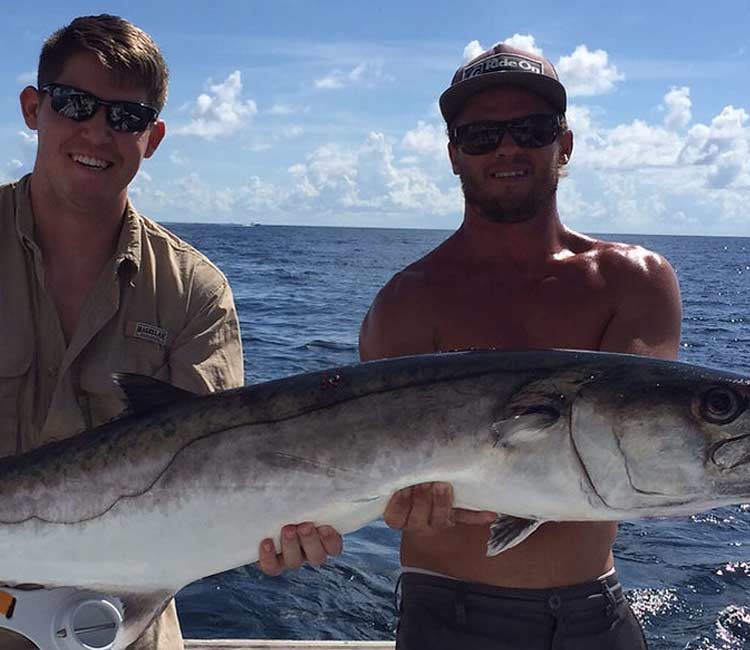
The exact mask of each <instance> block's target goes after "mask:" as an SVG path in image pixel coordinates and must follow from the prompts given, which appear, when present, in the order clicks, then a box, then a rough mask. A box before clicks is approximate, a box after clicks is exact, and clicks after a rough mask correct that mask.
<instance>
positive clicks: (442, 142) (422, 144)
mask: <svg viewBox="0 0 750 650" xmlns="http://www.w3.org/2000/svg"><path fill="white" fill-rule="evenodd" d="M447 144H448V136H447V135H446V133H445V128H444V127H443V126H442V124H440V125H438V124H427V123H426V122H422V121H421V120H420V121H419V122H417V126H416V128H414V129H411V130H410V131H407V132H406V134H405V135H404V137H403V139H402V140H401V147H402V148H403V149H404V150H406V151H411V152H414V153H417V154H419V155H421V156H438V157H440V158H441V159H445V158H446V146H447Z"/></svg>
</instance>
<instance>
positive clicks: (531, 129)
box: [508, 115, 557, 148]
mask: <svg viewBox="0 0 750 650" xmlns="http://www.w3.org/2000/svg"><path fill="white" fill-rule="evenodd" d="M508 130H509V131H510V134H511V135H512V136H513V139H514V140H515V141H516V144H517V145H518V146H519V147H528V148H539V147H546V146H547V145H549V144H552V143H553V142H554V140H555V138H556V137H557V123H556V122H555V121H554V120H553V119H552V118H551V117H550V116H547V115H540V116H532V117H529V118H527V119H525V120H523V122H521V123H519V124H511V125H509V126H508Z"/></svg>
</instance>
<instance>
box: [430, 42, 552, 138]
mask: <svg viewBox="0 0 750 650" xmlns="http://www.w3.org/2000/svg"><path fill="white" fill-rule="evenodd" d="M500 85H510V86H521V87H522V88H526V89H527V90H530V91H531V92H533V93H536V94H537V95H539V96H541V97H543V98H544V99H546V100H547V101H548V102H549V103H550V104H551V105H552V106H553V107H554V108H555V110H557V111H558V112H559V113H561V114H562V113H565V109H566V108H567V96H566V94H565V88H564V87H563V85H562V84H561V83H560V80H559V79H558V77H557V71H556V70H555V68H554V66H553V65H552V64H551V63H550V62H549V61H548V60H547V59H545V58H544V57H543V56H540V55H539V54H533V53H532V52H525V51H523V50H519V49H517V48H515V47H510V46H509V45H505V44H504V43H498V44H497V45H495V46H494V47H492V48H490V49H489V50H487V51H486V52H482V54H480V55H479V56H477V57H475V58H473V59H472V60H471V61H469V62H468V63H466V64H464V65H462V66H461V67H460V68H459V69H458V70H456V74H454V75H453V81H452V82H451V85H450V88H448V89H447V90H446V91H445V92H444V93H443V94H442V95H441V96H440V112H441V113H442V114H443V117H444V118H445V122H446V123H447V124H448V125H449V126H450V124H451V122H452V121H453V119H454V118H455V117H456V115H458V112H459V111H460V110H461V106H462V105H463V103H464V102H465V101H466V100H467V99H468V98H469V97H471V95H473V94H475V93H478V92H479V91H481V90H485V89H487V88H491V87H493V86H500Z"/></svg>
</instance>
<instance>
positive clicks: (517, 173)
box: [360, 45, 681, 650]
mask: <svg viewBox="0 0 750 650" xmlns="http://www.w3.org/2000/svg"><path fill="white" fill-rule="evenodd" d="M440 107H441V111H442V113H443V116H444V118H445V120H446V124H447V126H448V131H449V145H448V154H449V157H450V161H451V164H452V167H453V172H454V173H455V174H456V175H457V176H459V177H460V180H461V184H462V188H463V193H464V199H465V209H464V218H463V224H462V225H461V227H460V228H459V229H458V230H457V231H456V232H455V233H454V234H453V235H452V236H451V237H449V238H448V239H447V240H446V241H445V242H443V243H442V244H441V245H440V246H438V247H437V248H436V249H435V250H433V251H432V252H430V253H428V254H427V255H426V256H425V257H423V258H422V259H420V260H418V261H417V262H415V263H413V264H411V265H410V266H408V267H407V268H405V269H404V270H403V271H401V272H400V273H398V274H396V275H395V276H394V277H393V278H392V279H391V280H390V281H389V282H388V283H387V284H386V286H385V287H384V288H383V289H382V290H381V291H380V292H379V294H378V295H377V297H376V298H375V301H374V302H373V304H372V306H371V308H370V310H369V312H368V314H367V316H366V317H365V320H364V322H363V324H362V329H361V333H360V355H361V357H362V359H363V360H368V359H376V358H382V357H395V356H400V355H407V354H417V353H428V352H436V351H447V350H453V349H465V348H490V347H493V348H576V349H585V350H607V351H611V352H626V353H635V354H643V355H651V356H657V357H663V358H666V359H674V358H676V356H677V349H678V344H679V338H680V324H681V307H680V297H679V289H678V285H677V280H676V277H675V274H674V272H673V270H672V268H671V267H670V265H669V264H668V263H667V262H666V261H665V260H664V259H663V258H662V257H660V256H659V255H656V254H654V253H652V252H650V251H647V250H644V249H643V248H640V247H637V246H628V245H625V244H618V243H613V242H607V241H600V240H596V239H592V238H590V237H586V236H584V235H581V234H579V233H576V232H574V231H572V230H570V229H569V228H567V227H566V226H564V225H563V224H562V223H561V221H560V217H559V215H558V211H557V184H558V179H559V176H560V172H561V170H562V169H563V168H564V166H565V165H566V164H567V163H568V162H569V160H570V158H571V155H572V151H573V134H572V133H571V132H570V130H569V129H568V128H567V124H566V122H565V110H566V94H565V89H564V87H563V86H562V85H561V84H560V82H559V80H558V78H557V73H556V72H555V70H554V68H553V67H552V65H551V64H550V62H549V61H547V60H546V59H544V58H542V57H540V56H538V55H536V54H534V53H530V52H524V51H520V50H517V49H514V48H511V47H508V46H505V45H497V46H495V47H493V48H491V49H490V50H488V51H487V52H484V53H483V54H482V55H480V56H479V57H477V58H476V59H474V60H473V61H471V62H469V63H467V64H466V65H465V66H462V67H461V68H459V70H458V71H457V72H456V74H455V76H454V78H453V81H452V83H451V85H450V87H449V88H448V89H447V90H446V91H445V92H444V93H443V95H442V97H441V99H440ZM550 498H553V497H550ZM491 517H492V515H491V513H477V512H468V511H462V510H458V509H452V496H451V491H450V486H449V485H447V484H438V483H436V484H426V485H421V486H416V487H414V488H411V489H407V490H404V491H401V492H399V493H397V494H396V495H395V496H394V497H393V498H392V499H391V502H390V503H389V505H388V507H387V509H386V513H385V520H386V522H387V523H388V524H389V525H390V526H391V527H393V528H397V529H400V530H401V531H402V541H401V562H402V565H403V573H402V583H401V584H402V603H401V619H400V624H399V631H398V638H397V647H398V648H399V650H415V649H425V650H427V649H429V650H455V648H464V649H465V650H473V649H485V648H487V649H489V648H492V649H493V650H521V649H523V650H542V649H549V648H571V649H572V648H575V650H588V649H591V650H594V649H596V650H602V648H608V649H609V650H638V649H639V648H645V641H644V640H643V636H642V632H641V630H640V627H639V626H638V623H637V621H636V620H635V618H634V617H633V614H632V612H631V611H630V610H629V608H628V606H627V603H626V602H625V601H624V599H623V596H622V588H621V587H620V585H619V583H618V581H617V578H616V576H615V574H614V560H613V556H612V544H613V542H614V540H615V535H616V532H617V525H616V523H614V522H611V523H607V522H600V523H576V522H567V523H548V524H545V525H544V526H542V527H540V528H539V529H538V530H537V532H535V533H534V534H532V535H531V536H530V537H528V538H527V539H526V540H525V541H524V542H522V543H520V544H519V545H518V546H516V547H514V548H512V549H510V550H508V551H506V552H504V553H502V554H501V555H499V556H497V557H492V558H488V557H486V554H485V547H486V542H487V538H488V536H489V527H488V523H489V519H491Z"/></svg>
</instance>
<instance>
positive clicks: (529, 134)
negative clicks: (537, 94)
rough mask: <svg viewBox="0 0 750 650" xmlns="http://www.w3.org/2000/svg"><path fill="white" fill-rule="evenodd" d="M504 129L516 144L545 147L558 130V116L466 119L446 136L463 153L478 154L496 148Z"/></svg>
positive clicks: (560, 120)
mask: <svg viewBox="0 0 750 650" xmlns="http://www.w3.org/2000/svg"><path fill="white" fill-rule="evenodd" d="M506 131H507V132H508V133H510V137H511V138H513V141H514V142H515V143H516V144H517V145H518V146H519V147H523V148H525V149H527V148H528V149H538V148H539V147H546V146H547V145H549V144H552V143H553V142H554V141H555V138H557V136H558V134H559V133H560V131H562V115H559V114H554V113H537V114H534V115H526V116H525V117H519V118H517V119H515V120H504V121H499V120H486V121H483V122H469V123H468V124H462V125H461V126H457V127H454V128H453V129H451V130H450V134H449V135H450V141H451V142H452V143H453V144H454V145H455V146H456V147H458V148H459V149H460V150H461V151H462V152H463V153H466V154H469V155H471V156H479V155H483V154H488V153H490V152H492V151H494V150H495V149H497V146H498V145H499V144H500V142H501V141H502V139H503V136H504V135H505V133H506Z"/></svg>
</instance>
